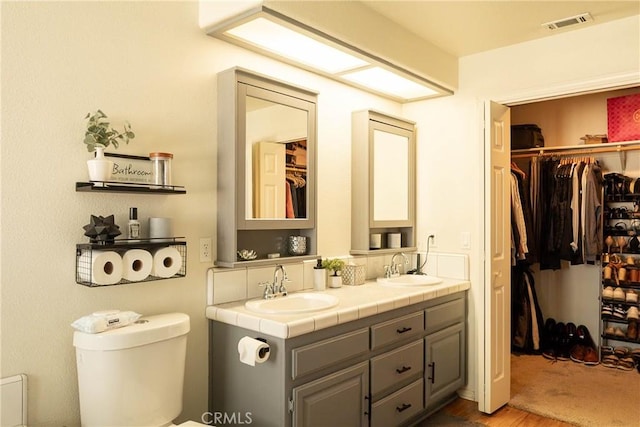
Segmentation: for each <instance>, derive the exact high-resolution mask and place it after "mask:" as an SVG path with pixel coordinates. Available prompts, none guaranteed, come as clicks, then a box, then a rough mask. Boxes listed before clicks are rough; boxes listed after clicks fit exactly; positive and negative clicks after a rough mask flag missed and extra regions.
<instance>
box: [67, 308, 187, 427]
mask: <svg viewBox="0 0 640 427" xmlns="http://www.w3.org/2000/svg"><path fill="white" fill-rule="evenodd" d="M188 332H189V316H187V315H186V314H183V313H169V314H161V315H157V316H149V317H142V318H140V320H138V321H137V322H136V323H135V324H132V325H129V326H125V327H122V328H118V329H113V330H110V331H106V332H102V333H99V334H87V333H83V332H78V331H76V332H74V334H73V345H74V346H75V347H76V362H77V366H78V388H79V394H80V417H81V421H82V425H83V426H87V427H94V426H95V427H97V426H101V427H104V426H119V427H125V426H136V427H139V426H149V427H150V426H158V427H160V426H168V425H171V422H172V420H174V419H175V418H176V417H178V415H180V412H182V388H183V384H184V365H185V355H186V350H187V333H188Z"/></svg>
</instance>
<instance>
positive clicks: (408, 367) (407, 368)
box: [396, 365, 411, 374]
mask: <svg viewBox="0 0 640 427" xmlns="http://www.w3.org/2000/svg"><path fill="white" fill-rule="evenodd" d="M410 369H411V366H404V365H403V366H402V368H398V369H396V372H397V373H399V374H404V373H405V372H407V371H408V370H410Z"/></svg>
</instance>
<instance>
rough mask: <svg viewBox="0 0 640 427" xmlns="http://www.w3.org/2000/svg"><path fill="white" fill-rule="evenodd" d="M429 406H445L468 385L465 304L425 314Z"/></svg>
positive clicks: (458, 302)
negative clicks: (466, 374) (447, 400)
mask: <svg viewBox="0 0 640 427" xmlns="http://www.w3.org/2000/svg"><path fill="white" fill-rule="evenodd" d="M425 316H426V332H427V333H428V335H427V336H426V337H425V339H424V349H425V350H424V352H425V374H424V377H425V378H424V380H425V406H426V407H427V408H428V407H430V406H433V405H435V404H437V403H438V402H441V401H442V400H443V398H445V397H447V396H449V395H451V393H454V392H455V391H456V390H458V389H459V388H460V387H462V386H463V385H464V383H465V379H466V378H465V372H466V360H465V354H466V351H465V347H466V346H465V325H464V322H465V317H466V315H465V304H464V301H463V300H460V299H456V300H452V301H449V302H446V303H444V304H439V305H436V306H432V307H429V308H427V309H426V310H425Z"/></svg>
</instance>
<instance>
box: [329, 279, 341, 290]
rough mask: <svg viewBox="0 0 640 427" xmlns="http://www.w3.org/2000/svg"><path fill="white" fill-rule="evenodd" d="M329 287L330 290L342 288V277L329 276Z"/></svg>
mask: <svg viewBox="0 0 640 427" xmlns="http://www.w3.org/2000/svg"><path fill="white" fill-rule="evenodd" d="M329 287H330V288H341V287H342V276H329Z"/></svg>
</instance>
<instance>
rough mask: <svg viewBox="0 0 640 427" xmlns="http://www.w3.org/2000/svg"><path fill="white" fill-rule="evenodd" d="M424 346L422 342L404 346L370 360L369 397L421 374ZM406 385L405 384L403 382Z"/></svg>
mask: <svg viewBox="0 0 640 427" xmlns="http://www.w3.org/2000/svg"><path fill="white" fill-rule="evenodd" d="M423 360H424V346H423V345H422V340H420V341H416V342H414V343H411V344H408V345H405V346H403V347H400V348H398V349H395V350H392V351H390V352H388V353H384V354H382V355H380V356H377V357H374V358H373V359H371V395H372V396H373V398H374V399H375V396H376V394H378V393H380V392H383V391H385V390H387V389H389V388H390V387H392V386H393V385H394V384H397V383H399V382H401V381H403V380H406V379H410V378H412V377H415V376H416V375H417V376H420V375H421V374H422V370H423V369H422V365H423ZM405 384H406V382H405Z"/></svg>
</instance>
